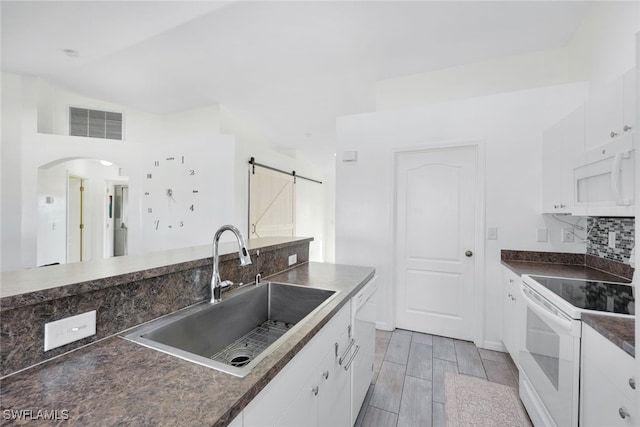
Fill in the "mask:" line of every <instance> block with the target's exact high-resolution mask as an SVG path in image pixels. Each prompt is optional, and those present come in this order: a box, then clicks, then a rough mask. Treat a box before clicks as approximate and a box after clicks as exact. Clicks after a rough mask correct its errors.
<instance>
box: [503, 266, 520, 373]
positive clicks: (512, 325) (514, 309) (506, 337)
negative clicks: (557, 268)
mask: <svg viewBox="0 0 640 427" xmlns="http://www.w3.org/2000/svg"><path fill="white" fill-rule="evenodd" d="M502 282H503V297H502V343H503V344H504V346H505V347H506V348H507V351H508V352H509V354H510V355H511V358H512V359H513V361H514V362H515V364H516V366H518V367H520V362H519V360H518V359H519V357H518V356H519V353H520V342H519V335H518V332H519V330H520V329H519V321H520V311H519V303H520V302H519V299H520V283H521V282H522V279H521V278H520V276H518V275H517V274H516V273H514V272H513V271H511V270H510V269H509V268H507V267H503V268H502Z"/></svg>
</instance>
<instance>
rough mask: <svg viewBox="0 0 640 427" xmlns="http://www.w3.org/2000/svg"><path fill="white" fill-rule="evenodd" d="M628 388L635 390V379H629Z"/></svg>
mask: <svg viewBox="0 0 640 427" xmlns="http://www.w3.org/2000/svg"><path fill="white" fill-rule="evenodd" d="M629 387H631V388H632V389H634V390H635V389H636V379H635V378H629Z"/></svg>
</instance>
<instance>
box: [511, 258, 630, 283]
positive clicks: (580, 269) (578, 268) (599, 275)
mask: <svg viewBox="0 0 640 427" xmlns="http://www.w3.org/2000/svg"><path fill="white" fill-rule="evenodd" d="M502 265H505V266H507V267H509V268H510V269H511V270H512V271H513V272H514V273H516V274H517V275H519V276H521V275H523V274H537V275H540V276H555V277H573V278H575V279H590V280H602V281H605V282H619V283H629V282H630V281H629V280H628V279H625V278H624V277H620V276H616V275H615V274H611V273H607V272H605V271H601V270H596V269H595V268H591V267H588V266H586V265H573V264H554V263H549V262H532V261H514V260H504V259H503V260H502Z"/></svg>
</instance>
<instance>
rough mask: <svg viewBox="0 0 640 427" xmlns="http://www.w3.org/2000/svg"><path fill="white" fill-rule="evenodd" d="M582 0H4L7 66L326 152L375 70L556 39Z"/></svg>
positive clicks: (563, 35)
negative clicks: (211, 114) (224, 113)
mask: <svg viewBox="0 0 640 427" xmlns="http://www.w3.org/2000/svg"><path fill="white" fill-rule="evenodd" d="M589 6H590V4H589V3H587V2H577V1H568V2H563V1H549V2H544V1H531V2H528V1H498V2H493V1H487V2H485V1H469V2H463V1H407V2H402V1H375V2H374V1H371V2H370V1H353V2H351V1H336V2H327V1H317V2H313V1H304V2H302V1H301V2H297V1H284V2H277V1H259V2H251V1H224V2H222V1H194V2H188V1H103V2H93V1H67V2H60V1H41V2H38V1H14V2H12V1H2V3H1V8H2V10H1V12H2V29H1V31H2V34H1V36H2V70H3V71H7V72H13V73H18V74H25V75H35V76H41V77H43V78H45V79H46V80H47V81H49V82H51V83H53V84H56V85H60V86H62V87H65V88H68V89H69V90H72V91H74V92H77V93H79V94H82V95H85V96H89V97H94V98H98V99H102V100H105V101H109V102H114V103H118V104H123V105H126V106H129V107H132V108H136V109H139V110H143V111H147V112H152V113H169V112H176V111H182V110H187V109H190V108H196V107H201V106H204V105H210V104H216V103H220V104H223V105H225V106H226V107H228V108H229V109H230V110H231V111H233V113H234V114H236V115H237V116H238V117H240V118H242V119H243V120H245V121H247V122H248V123H250V124H251V125H252V126H254V127H255V128H256V129H257V130H258V131H260V132H261V133H262V134H263V135H264V136H265V137H266V138H267V140H269V141H271V142H272V144H273V145H274V146H276V147H280V148H283V149H298V150H302V151H306V152H307V154H308V155H311V156H313V157H314V158H321V157H326V158H328V157H329V156H332V153H333V152H334V146H335V141H334V140H335V119H336V117H338V116H342V115H347V114H355V113H361V112H367V111H372V110H373V109H374V108H375V99H374V95H375V93H374V85H375V82H377V81H380V80H383V79H388V78H393V77H400V76H405V75H410V74H416V73H425V72H429V71H433V70H438V69H443V68H447V67H452V66H456V65H462V64H466V63H471V62H477V61H482V60H486V59H491V58H497V57H502V56H506V55H516V54H522V53H527V52H533V51H539V50H545V49H552V48H557V47H561V46H564V45H566V44H567V43H568V41H569V40H570V39H571V37H572V35H573V34H574V32H575V30H576V28H577V27H578V25H579V24H580V22H581V19H582V18H583V16H584V15H585V13H586V11H587V10H588V8H589ZM65 49H68V50H72V51H75V52H76V53H77V55H74V54H72V53H69V52H66V53H65ZM307 134H309V135H308V136H307Z"/></svg>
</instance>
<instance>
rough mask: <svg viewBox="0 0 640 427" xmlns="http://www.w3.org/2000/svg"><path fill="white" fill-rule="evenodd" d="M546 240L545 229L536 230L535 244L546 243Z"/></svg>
mask: <svg viewBox="0 0 640 427" xmlns="http://www.w3.org/2000/svg"><path fill="white" fill-rule="evenodd" d="M547 240H548V237H547V229H546V228H538V231H537V233H536V241H537V242H546V241H547Z"/></svg>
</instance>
